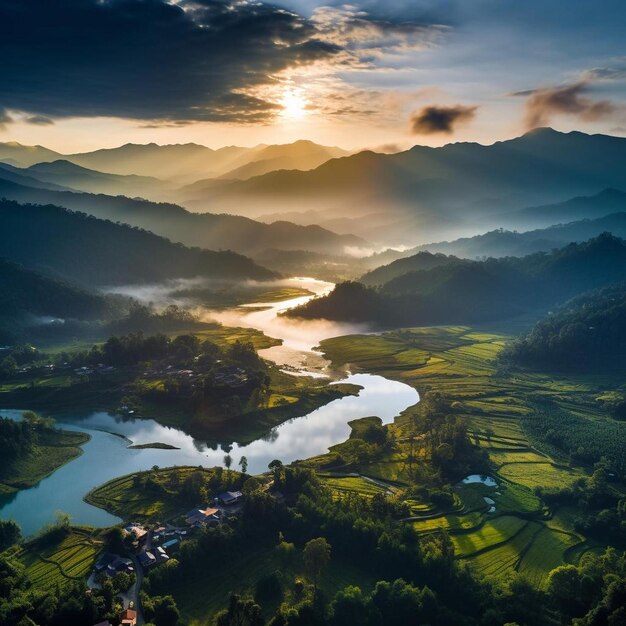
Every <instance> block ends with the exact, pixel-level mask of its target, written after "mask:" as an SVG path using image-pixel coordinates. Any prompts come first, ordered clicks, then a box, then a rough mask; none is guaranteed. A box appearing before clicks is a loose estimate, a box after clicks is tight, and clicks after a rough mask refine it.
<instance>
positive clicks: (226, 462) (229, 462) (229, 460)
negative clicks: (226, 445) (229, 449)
mask: <svg viewBox="0 0 626 626" xmlns="http://www.w3.org/2000/svg"><path fill="white" fill-rule="evenodd" d="M232 464H233V457H232V456H230V454H226V455H224V467H225V468H226V469H227V470H229V469H230V466H231V465H232Z"/></svg>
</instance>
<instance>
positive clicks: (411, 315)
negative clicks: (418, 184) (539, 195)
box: [288, 234, 626, 326]
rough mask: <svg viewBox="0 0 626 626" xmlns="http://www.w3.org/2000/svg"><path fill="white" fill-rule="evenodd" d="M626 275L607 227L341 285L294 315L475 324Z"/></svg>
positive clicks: (622, 255)
mask: <svg viewBox="0 0 626 626" xmlns="http://www.w3.org/2000/svg"><path fill="white" fill-rule="evenodd" d="M623 280H626V242H625V241H624V240H622V239H619V238H617V237H613V236H612V235H609V234H602V235H600V236H599V237H596V238H595V239H591V240H589V241H588V242H585V243H580V244H579V243H573V244H570V245H568V246H566V247H564V248H562V249H560V250H554V251H552V252H551V253H549V254H546V253H538V254H533V255H529V256H526V257H522V258H515V257H507V258H504V259H487V260H485V261H467V260H465V261H461V260H458V261H457V262H454V263H447V264H443V265H438V266H436V267H433V268H432V269H429V270H421V271H411V272H408V273H405V274H402V275H400V276H397V277H395V278H393V279H392V280H390V281H388V282H387V283H385V284H383V285H382V286H381V287H379V288H378V289H373V288H371V287H366V286H365V285H362V284H361V283H344V284H341V285H338V286H337V287H336V288H335V290H334V291H333V292H331V293H330V294H329V295H328V296H325V297H321V298H316V299H313V300H311V301H310V302H308V303H307V304H306V305H303V306H301V307H299V308H296V309H292V310H291V311H289V312H288V315H289V316H291V317H304V318H326V319H332V320H344V321H352V322H354V321H358V322H372V323H375V324H377V325H379V326H410V325H421V324H460V323H462V324H471V323H479V322H486V321H493V320H501V319H508V318H511V317H515V316H519V315H527V314H538V313H540V312H542V311H545V310H546V309H547V308H548V307H550V306H553V305H555V304H559V303H560V302H563V301H565V300H567V299H568V298H571V297H573V296H575V295H577V294H580V293H582V292H584V291H587V290H589V289H594V288H598V287H602V286H605V285H610V284H612V283H616V282H620V281H623Z"/></svg>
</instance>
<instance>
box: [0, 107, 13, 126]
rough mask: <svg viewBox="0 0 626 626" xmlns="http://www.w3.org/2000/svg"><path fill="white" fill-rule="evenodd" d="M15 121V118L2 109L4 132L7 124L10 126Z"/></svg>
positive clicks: (0, 123)
mask: <svg viewBox="0 0 626 626" xmlns="http://www.w3.org/2000/svg"><path fill="white" fill-rule="evenodd" d="M12 121H13V118H12V117H11V116H10V115H9V114H8V112H7V111H6V110H5V109H3V108H2V107H0V130H4V129H5V128H6V126H7V124H10V123H11V122H12Z"/></svg>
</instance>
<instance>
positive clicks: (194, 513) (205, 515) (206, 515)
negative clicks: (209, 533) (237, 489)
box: [185, 509, 219, 527]
mask: <svg viewBox="0 0 626 626" xmlns="http://www.w3.org/2000/svg"><path fill="white" fill-rule="evenodd" d="M218 514H219V510H218V509H192V510H191V511H188V512H187V513H186V515H185V521H186V522H187V524H188V525H189V526H193V527H198V526H204V525H205V524H210V523H218V522H219V517H218Z"/></svg>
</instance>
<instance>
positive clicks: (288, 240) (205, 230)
mask: <svg viewBox="0 0 626 626" xmlns="http://www.w3.org/2000/svg"><path fill="white" fill-rule="evenodd" d="M0 197H4V198H7V199H10V200H16V201H18V202H28V203H38V204H54V205H57V206H63V207H66V208H68V209H72V210H75V211H81V212H84V213H89V214H91V215H95V216H96V217H100V218H103V219H110V220H114V221H120V222H124V223H126V224H130V225H132V226H138V227H140V228H145V229H147V230H151V231H152V232H154V233H157V234H159V235H162V236H164V237H168V238H170V239H172V240H173V241H178V242H180V243H183V244H185V245H187V246H199V247H202V248H207V249H231V250H235V251H236V252H240V253H243V254H251V253H254V252H257V251H262V250H265V249H267V248H278V249H284V250H310V251H313V252H323V253H327V254H343V253H344V251H345V248H346V247H347V246H366V245H367V244H366V242H364V241H363V240H362V239H359V238H358V237H354V236H351V235H337V234H335V233H333V232H331V231H329V230H326V229H323V228H321V227H319V226H298V225H296V224H292V223H290V222H274V223H272V224H263V223H261V222H256V221H254V220H251V219H249V218H245V217H241V216H234V215H215V214H212V213H204V214H196V213H190V212H189V211H186V210H185V209H183V208H182V207H180V206H178V205H175V204H168V203H155V202H150V201H148V200H141V199H134V198H126V197H124V196H108V195H104V194H86V193H75V192H70V191H55V190H44V189H35V188H33V187H32V186H28V185H21V184H17V183H15V182H12V181H10V180H9V179H8V177H5V175H4V173H3V170H1V169H0Z"/></svg>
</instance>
